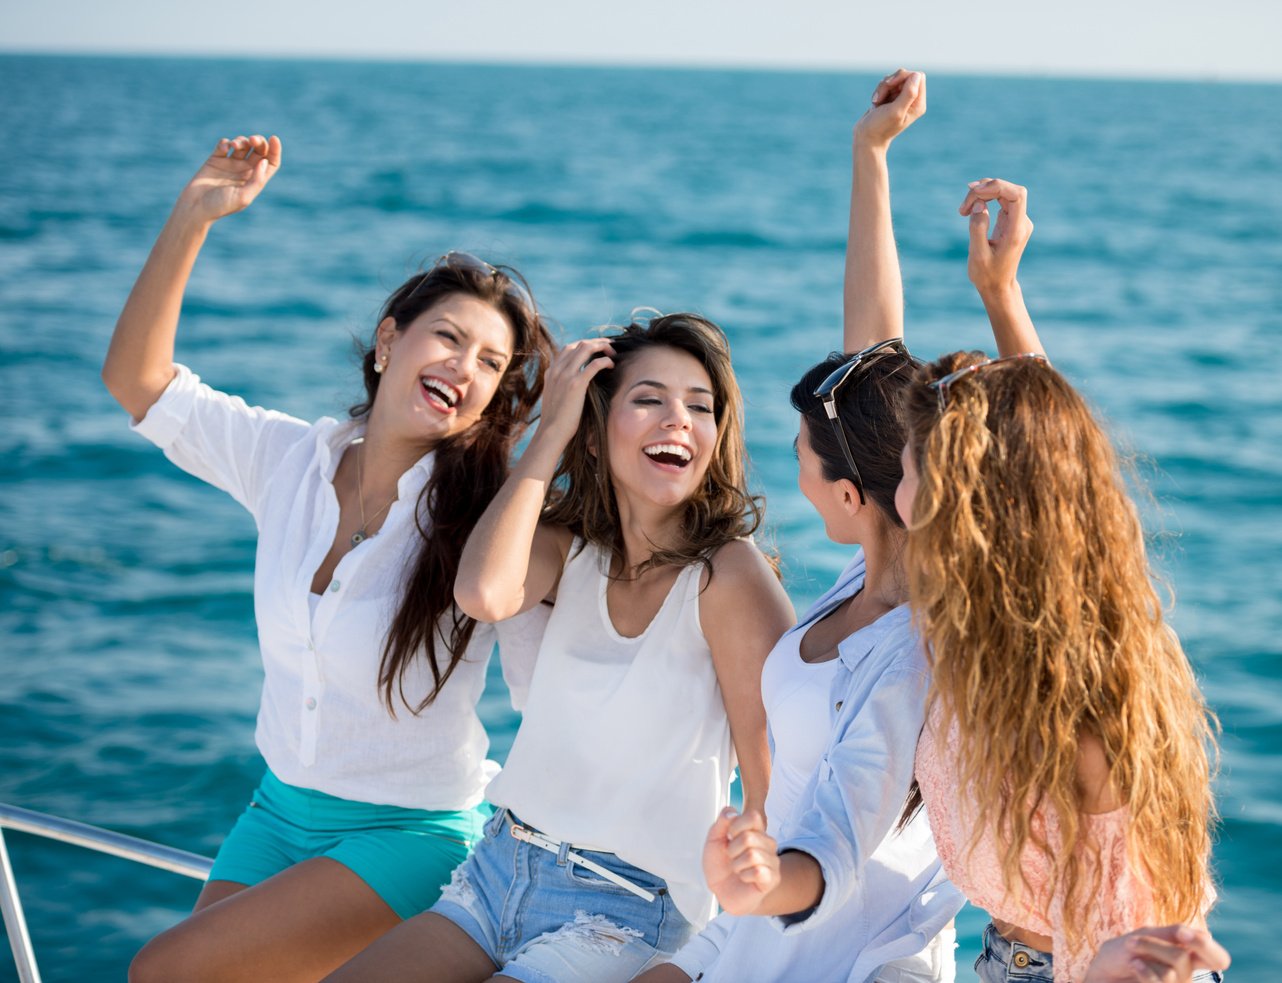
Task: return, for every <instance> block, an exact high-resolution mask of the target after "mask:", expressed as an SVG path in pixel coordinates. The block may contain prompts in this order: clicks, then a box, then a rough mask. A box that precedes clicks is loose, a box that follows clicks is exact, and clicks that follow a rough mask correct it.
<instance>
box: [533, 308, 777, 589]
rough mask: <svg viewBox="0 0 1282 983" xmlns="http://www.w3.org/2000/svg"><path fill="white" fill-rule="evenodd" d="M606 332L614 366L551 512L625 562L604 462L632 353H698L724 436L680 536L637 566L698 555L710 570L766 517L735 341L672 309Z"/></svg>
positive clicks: (598, 390) (569, 454)
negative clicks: (751, 468) (747, 438)
mask: <svg viewBox="0 0 1282 983" xmlns="http://www.w3.org/2000/svg"><path fill="white" fill-rule="evenodd" d="M606 337H608V338H609V339H610V345H611V347H613V348H614V355H613V360H614V368H613V369H611V370H609V371H606V372H601V373H599V374H598V375H597V376H596V377H595V378H594V379H593V380H592V382H591V383H590V384H589V385H588V392H587V397H586V400H585V405H584V408H583V422H582V423H581V424H580V425H579V429H578V431H577V432H576V433H575V435H574V437H573V439H572V440H571V441H570V444H569V446H568V447H567V448H566V449H565V453H564V454H563V455H562V457H561V464H560V466H559V467H558V468H557V473H556V478H555V479H554V481H555V484H556V485H557V487H558V492H557V494H555V495H554V496H553V500H552V503H551V505H550V506H549V507H548V509H547V510H546V512H545V514H544V518H545V520H546V521H548V522H550V523H553V524H555V525H560V526H564V527H566V528H568V529H570V530H571V531H572V532H573V533H574V534H575V535H576V536H579V537H580V538H582V539H583V540H584V542H587V543H593V544H595V545H597V546H600V547H603V548H604V549H607V550H609V551H610V552H611V554H612V555H613V557H614V558H615V560H616V562H617V563H618V564H620V565H622V564H623V561H624V550H623V530H622V529H621V527H620V525H619V508H618V503H617V502H616V501H615V497H614V485H613V483H612V482H611V480H610V474H609V468H606V467H603V466H602V462H603V461H606V460H608V458H609V453H608V452H609V439H608V435H607V426H606V424H607V420H608V418H609V415H610V402H611V400H612V399H613V398H614V394H615V392H616V391H617V390H618V387H619V382H620V379H621V376H622V373H621V371H620V370H621V369H622V367H623V365H624V363H625V362H627V360H628V359H629V358H631V357H633V356H634V355H636V354H637V353H638V352H641V351H645V350H646V349H650V348H675V349H677V350H678V351H682V352H686V353H688V354H690V355H693V356H694V358H695V359H697V360H698V362H699V364H700V365H702V366H703V368H704V370H705V371H706V372H707V373H708V378H709V379H711V381H712V391H713V415H714V417H715V419H716V422H717V441H716V445H715V447H714V448H713V452H712V459H711V460H710V461H709V462H708V471H707V474H706V475H705V477H704V480H703V484H702V486H701V487H700V488H699V490H698V491H697V492H696V493H695V494H694V495H692V496H691V497H690V498H689V499H687V500H686V501H685V502H684V503H682V506H681V510H682V511H681V544H680V545H679V546H676V547H673V548H671V549H660V550H656V551H655V552H654V553H653V554H652V555H651V556H650V558H649V559H648V560H646V562H645V563H643V564H642V565H641V568H640V569H639V570H636V571H633V573H640V572H641V571H642V570H646V569H649V568H651V567H658V566H666V565H669V564H672V565H675V566H687V565H689V564H691V563H702V564H703V565H704V566H705V567H706V568H707V569H708V572H709V573H711V572H712V554H713V553H715V552H716V551H717V549H719V548H720V547H721V546H724V545H725V544H726V543H728V542H730V541H731V540H734V539H739V538H741V537H744V536H750V535H752V533H754V532H755V531H756V530H757V528H758V527H759V526H760V525H761V515H762V508H763V504H762V501H761V499H760V497H758V496H754V495H752V494H751V493H750V492H749V491H748V486H747V460H748V451H747V447H746V445H745V443H744V434H743V397H742V395H741V394H740V392H739V383H738V382H737V381H736V380H735V376H734V370H733V369H732V368H731V366H730V343H729V342H728V341H727V340H726V336H725V334H724V332H722V330H721V329H720V328H719V327H717V326H716V325H715V324H713V323H712V322H711V321H709V320H708V319H707V318H703V317H700V316H699V315H698V314H665V315H660V316H658V317H656V318H654V319H653V320H652V321H650V322H649V323H648V324H647V323H641V322H638V321H633V322H632V323H631V324H629V325H628V326H627V327H625V328H622V329H620V330H619V331H617V332H615V333H612V334H607V335H606ZM593 449H595V450H596V453H594V452H593Z"/></svg>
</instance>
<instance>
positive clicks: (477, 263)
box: [405, 249, 538, 312]
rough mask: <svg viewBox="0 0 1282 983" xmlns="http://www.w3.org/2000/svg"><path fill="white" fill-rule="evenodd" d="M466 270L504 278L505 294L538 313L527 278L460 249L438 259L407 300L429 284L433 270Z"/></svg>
mask: <svg viewBox="0 0 1282 983" xmlns="http://www.w3.org/2000/svg"><path fill="white" fill-rule="evenodd" d="M442 268H445V269H451V270H466V271H468V272H470V273H476V274H480V275H481V276H483V277H500V276H501V277H502V278H503V279H504V280H505V281H506V282H505V284H504V288H503V292H504V293H505V294H507V295H508V296H510V297H512V298H513V299H515V300H516V301H518V302H519V303H521V304H522V305H523V306H525V307H528V308H529V309H530V310H531V311H536V312H537V311H538V307H537V306H536V305H535V303H534V297H533V295H532V294H531V293H530V288H529V287H528V286H526V283H525V278H524V277H522V276H521V274H519V273H517V272H516V270H514V269H512V268H511V267H510V266H495V265H494V264H492V263H487V262H486V261H485V260H483V259H481V257H479V256H474V255H473V254H472V253H467V252H463V251H462V250H458V249H451V250H450V251H449V252H448V253H445V254H444V255H442V256H440V257H438V258H437V260H436V262H435V263H433V264H432V265H431V267H430V268H429V269H428V270H427V271H426V272H425V273H424V274H423V277H422V278H421V279H420V280H419V282H418V283H417V284H416V285H415V287H414V289H413V290H411V291H410V293H409V296H407V297H406V298H405V300H406V301H408V300H410V299H411V298H412V297H413V296H414V295H415V294H416V293H417V292H418V288H419V287H421V286H422V285H423V284H424V283H426V282H427V280H428V276H429V274H431V272H432V270H439V269H442Z"/></svg>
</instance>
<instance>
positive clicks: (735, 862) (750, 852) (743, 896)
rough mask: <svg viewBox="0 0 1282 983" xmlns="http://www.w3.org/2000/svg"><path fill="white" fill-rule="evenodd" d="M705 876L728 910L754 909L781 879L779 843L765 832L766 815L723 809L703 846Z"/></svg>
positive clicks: (743, 911) (744, 912)
mask: <svg viewBox="0 0 1282 983" xmlns="http://www.w3.org/2000/svg"><path fill="white" fill-rule="evenodd" d="M703 875H704V877H705V878H707V881H708V887H709V888H710V889H711V890H712V893H713V894H715V895H716V896H717V903H718V904H720V905H721V907H722V908H724V909H725V910H726V911H728V912H730V913H731V914H733V915H751V914H752V913H753V912H755V911H756V910H757V909H758V908H759V907H760V906H761V903H762V901H764V900H765V898H766V896H767V895H768V894H769V893H770V892H771V891H773V890H774V889H775V888H776V887H777V886H778V885H779V880H780V872H779V854H778V844H777V843H776V842H775V840H774V838H773V837H772V836H770V835H769V834H767V833H766V817H765V816H763V815H762V814H761V813H759V812H755V811H753V812H747V813H744V814H743V815H739V814H738V813H737V812H735V810H734V809H731V808H726V809H723V810H721V815H720V816H719V817H718V818H717V821H716V822H715V823H713V824H712V828H711V829H710V830H709V831H708V839H707V841H706V842H705V843H704V846H703Z"/></svg>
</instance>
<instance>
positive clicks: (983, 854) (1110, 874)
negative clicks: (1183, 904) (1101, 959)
mask: <svg viewBox="0 0 1282 983" xmlns="http://www.w3.org/2000/svg"><path fill="white" fill-rule="evenodd" d="M937 722H938V713H935V714H933V715H932V716H931V718H930V719H929V720H928V721H927V723H926V726H925V728H924V729H923V731H922V735H921V740H920V741H919V742H918V744H917V769H916V775H917V781H918V783H919V784H920V785H921V792H922V798H923V800H924V801H925V804H926V812H927V814H928V815H929V817H930V826H931V830H932V832H933V833H934V834H935V847H936V849H938V851H939V859H940V860H941V861H942V862H943V865H944V871H945V872H946V873H947V874H948V877H949V879H950V880H951V881H952V882H953V883H954V884H955V885H956V886H957V887H958V889H959V890H960V891H961V892H962V893H963V894H965V895H966V897H967V898H968V899H969V900H970V902H971V903H972V904H974V905H977V906H978V907H980V908H983V909H985V910H986V911H987V912H988V913H989V914H990V915H992V916H993V917H994V918H996V919H998V920H1000V921H1005V922H1010V923H1012V924H1014V925H1018V926H1019V927H1020V928H1024V929H1028V930H1029V931H1032V932H1036V933H1038V934H1039V935H1048V936H1050V937H1051V940H1052V943H1053V945H1052V949H1053V951H1052V956H1053V957H1054V966H1055V983H1070V981H1072V980H1081V979H1082V978H1083V977H1084V976H1085V974H1086V968H1087V966H1088V965H1089V964H1090V961H1091V959H1093V958H1094V956H1095V952H1096V950H1098V949H1099V946H1100V944H1101V943H1102V942H1104V941H1106V940H1107V939H1110V938H1112V937H1113V936H1115V935H1122V934H1124V933H1126V932H1130V931H1132V930H1133V929H1136V928H1139V927H1141V926H1143V925H1148V924H1152V922H1153V898H1152V892H1151V890H1150V887H1149V885H1148V884H1147V883H1146V881H1145V879H1144V877H1143V876H1142V875H1141V874H1140V873H1139V872H1138V871H1136V870H1134V869H1133V868H1132V867H1131V865H1130V863H1129V862H1128V860H1127V856H1126V823H1127V819H1128V816H1129V812H1128V810H1127V809H1126V808H1125V807H1123V808H1121V809H1115V810H1114V811H1112V812H1106V813H1100V814H1098V815H1087V816H1084V817H1083V819H1084V821H1085V829H1084V833H1085V834H1086V835H1088V836H1091V837H1093V838H1094V840H1095V841H1096V842H1097V843H1098V844H1099V847H1100V860H1101V862H1102V863H1103V865H1104V870H1103V872H1102V877H1101V878H1100V892H1099V895H1098V897H1097V898H1096V899H1095V902H1094V904H1092V906H1091V909H1090V910H1089V911H1088V912H1086V913H1085V916H1086V917H1085V929H1086V944H1085V946H1084V947H1083V948H1082V949H1081V951H1078V952H1072V951H1070V950H1069V949H1068V941H1067V939H1066V937H1065V933H1064V930H1063V928H1064V919H1063V917H1062V915H1063V897H1062V896H1061V895H1060V894H1059V892H1058V891H1053V890H1052V889H1051V884H1050V879H1051V878H1050V871H1049V869H1048V864H1047V861H1046V857H1045V856H1043V855H1042V853H1041V851H1040V850H1038V849H1037V848H1036V847H1033V846H1031V845H1030V846H1029V847H1028V848H1027V849H1026V850H1025V852H1024V859H1023V867H1024V872H1025V874H1026V876H1027V879H1028V884H1029V886H1030V887H1031V889H1032V890H1031V891H1027V890H1026V891H1023V892H1022V894H1021V895H1020V896H1019V898H1018V899H1017V898H1016V897H1015V896H1014V895H1013V894H1010V893H1008V892H1007V890H1006V886H1005V883H1004V882H1003V880H1002V868H1001V860H1000V857H1001V852H1000V849H999V846H998V843H997V839H996V836H995V835H993V833H992V832H991V831H989V832H986V833H985V835H983V836H981V837H980V838H979V840H977V841H976V843H975V846H974V849H973V850H969V849H968V848H969V847H970V838H971V833H972V831H973V830H974V828H975V826H974V815H975V811H976V810H975V805H974V802H973V800H972V799H971V798H970V796H968V795H966V794H965V793H964V791H963V790H962V789H960V788H959V787H958V779H957V775H958V768H957V767H956V762H957V756H958V755H957V745H958V741H957V734H956V730H955V729H954V731H953V732H952V733H951V734H950V735H949V740H948V741H947V742H946V743H945V744H944V745H943V746H941V744H940V742H939V740H938V735H937V734H936V733H935V724H936V723H937ZM1033 828H1034V831H1035V832H1036V833H1038V834H1040V835H1044V836H1046V837H1047V842H1049V843H1052V844H1053V843H1056V842H1058V839H1059V829H1058V822H1057V819H1056V816H1055V813H1054V810H1052V809H1050V808H1043V809H1041V810H1039V811H1038V813H1037V814H1036V815H1035V816H1034V817H1033ZM1208 894H1210V891H1209V889H1208ZM1211 896H1212V897H1213V895H1211ZM1208 907H1209V905H1208Z"/></svg>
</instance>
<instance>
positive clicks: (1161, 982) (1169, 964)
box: [1082, 925, 1229, 983]
mask: <svg viewBox="0 0 1282 983" xmlns="http://www.w3.org/2000/svg"><path fill="white" fill-rule="evenodd" d="M1228 966H1229V954H1228V952H1227V951H1226V950H1225V949H1224V947H1223V946H1221V945H1220V944H1219V943H1218V942H1216V941H1215V939H1213V938H1211V933H1210V932H1208V931H1207V930H1206V929H1199V928H1190V927H1189V926H1187V925H1166V926H1163V927H1162V928H1154V927H1152V926H1148V927H1145V928H1139V929H1136V930H1135V931H1134V932H1130V933H1128V934H1127V935H1122V936H1119V937H1117V938H1115V939H1109V940H1108V941H1107V942H1105V943H1104V944H1103V945H1102V946H1100V950H1099V953H1098V954H1097V955H1096V956H1095V958H1094V959H1093V960H1092V961H1091V965H1090V968H1089V969H1088V970H1087V972H1086V978H1085V979H1084V980H1083V981H1082V983H1188V981H1189V980H1191V979H1192V978H1193V973H1194V972H1195V971H1196V970H1200V969H1211V970H1225V969H1228Z"/></svg>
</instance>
